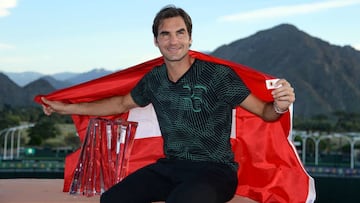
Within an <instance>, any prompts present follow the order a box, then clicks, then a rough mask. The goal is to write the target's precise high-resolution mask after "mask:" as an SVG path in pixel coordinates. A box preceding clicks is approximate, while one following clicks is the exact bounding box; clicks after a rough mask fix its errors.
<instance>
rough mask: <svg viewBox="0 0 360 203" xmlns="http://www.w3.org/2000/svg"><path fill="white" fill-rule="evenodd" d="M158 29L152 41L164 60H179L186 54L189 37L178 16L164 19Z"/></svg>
mask: <svg viewBox="0 0 360 203" xmlns="http://www.w3.org/2000/svg"><path fill="white" fill-rule="evenodd" d="M158 31H159V32H158V33H159V34H158V36H157V37H156V38H154V41H155V45H156V46H158V47H159V50H160V52H161V54H162V55H163V56H164V58H165V60H167V61H173V62H175V61H180V60H181V59H183V58H184V57H185V56H186V55H187V54H188V51H189V47H190V44H191V38H190V36H189V33H188V30H187V29H186V25H185V22H184V20H183V19H182V18H181V17H180V16H178V17H173V18H167V19H164V20H163V21H162V23H161V24H160V26H159V28H158Z"/></svg>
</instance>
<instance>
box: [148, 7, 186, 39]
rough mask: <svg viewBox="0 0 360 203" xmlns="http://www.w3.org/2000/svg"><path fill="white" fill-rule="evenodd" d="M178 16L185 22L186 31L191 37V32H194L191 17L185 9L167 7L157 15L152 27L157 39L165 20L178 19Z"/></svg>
mask: <svg viewBox="0 0 360 203" xmlns="http://www.w3.org/2000/svg"><path fill="white" fill-rule="evenodd" d="M177 16H180V17H182V19H183V20H184V22H185V25H186V29H187V30H188V32H189V36H190V37H191V32H192V22H191V17H190V16H189V14H187V13H186V12H185V11H184V10H183V9H181V8H177V7H176V6H174V5H168V6H165V7H164V8H162V9H161V10H160V11H159V12H158V13H157V14H156V16H155V18H154V22H153V26H152V31H153V34H154V37H155V38H156V37H157V36H158V34H159V33H158V31H159V26H160V24H161V23H162V21H163V20H164V19H167V18H172V17H177Z"/></svg>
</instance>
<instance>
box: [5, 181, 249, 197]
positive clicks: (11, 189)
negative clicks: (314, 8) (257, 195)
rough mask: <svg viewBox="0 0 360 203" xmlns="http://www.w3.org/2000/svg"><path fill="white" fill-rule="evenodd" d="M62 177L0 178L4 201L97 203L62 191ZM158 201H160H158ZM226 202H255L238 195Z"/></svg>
mask: <svg viewBox="0 0 360 203" xmlns="http://www.w3.org/2000/svg"><path fill="white" fill-rule="evenodd" d="M62 187H63V179H0V202H4V203H25V202H26V203H72V202H73V203H75V202H76V203H99V202H100V196H98V195H96V196H93V197H85V196H82V195H70V194H68V193H64V192H62ZM159 203H160V202H159ZM228 203H255V202H254V201H253V200H251V199H248V198H243V197H240V196H236V197H234V199H232V200H231V201H230V202H228Z"/></svg>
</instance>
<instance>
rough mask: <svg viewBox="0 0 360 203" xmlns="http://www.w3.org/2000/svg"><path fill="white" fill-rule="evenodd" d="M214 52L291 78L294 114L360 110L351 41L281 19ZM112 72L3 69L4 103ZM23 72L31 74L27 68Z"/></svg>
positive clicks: (359, 61) (358, 65) (359, 66)
mask: <svg viewBox="0 0 360 203" xmlns="http://www.w3.org/2000/svg"><path fill="white" fill-rule="evenodd" d="M209 54H210V55H213V56H216V57H219V58H223V59H226V60H230V61H233V62H236V63H240V64H243V65H246V66H249V67H251V68H253V69H256V70H259V71H261V72H264V73H267V74H270V75H273V76H275V77H278V78H286V79H287V80H288V81H289V82H290V83H291V84H292V86H293V87H294V89H295V92H296V101H295V104H294V115H295V116H299V117H310V116H314V115H319V114H323V115H330V114H332V113H334V112H336V111H343V112H355V113H360V106H359V105H357V104H358V102H359V101H360V80H359V79H358V78H359V75H360V51H357V50H355V49H354V48H352V47H351V46H337V45H332V44H330V43H329V42H326V41H324V40H322V39H319V38H317V37H314V36H311V35H309V34H307V33H305V32H303V31H301V30H300V29H298V28H297V27H295V26H293V25H290V24H280V25H277V26H275V27H273V28H269V29H266V30H262V31H259V32H257V33H255V34H253V35H251V36H249V37H246V38H243V39H239V40H236V41H234V42H232V43H229V44H226V45H222V46H220V47H218V48H217V49H215V50H214V51H213V52H209ZM109 73H111V72H110V71H106V70H104V69H95V70H93V71H90V72H88V73H83V74H72V73H63V74H59V75H53V76H42V75H41V74H39V76H38V77H40V78H39V79H34V81H30V80H29V81H28V82H29V83H27V84H26V85H25V82H24V80H22V83H23V85H24V86H21V85H20V80H19V79H15V78H16V77H15V76H14V75H11V74H7V73H0V94H1V95H7V96H5V97H4V96H1V97H0V107H1V106H3V105H5V104H7V105H11V106H24V105H29V104H34V103H33V102H32V98H33V96H35V95H37V94H46V93H49V92H52V91H54V90H56V89H60V88H64V87H67V86H71V85H74V84H78V83H81V82H84V81H87V80H91V79H95V78H97V77H101V76H103V75H106V74H109ZM32 74H33V75H34V74H35V75H36V73H32ZM11 78H12V79H11ZM23 78H29V76H26V74H25V75H24V76H23ZM13 80H16V81H18V82H17V83H15V82H13ZM14 100H17V101H14Z"/></svg>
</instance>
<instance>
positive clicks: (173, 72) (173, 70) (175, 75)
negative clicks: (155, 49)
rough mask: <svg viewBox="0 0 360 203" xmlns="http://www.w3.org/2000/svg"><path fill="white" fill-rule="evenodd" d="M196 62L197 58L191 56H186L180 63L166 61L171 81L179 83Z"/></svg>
mask: <svg viewBox="0 0 360 203" xmlns="http://www.w3.org/2000/svg"><path fill="white" fill-rule="evenodd" d="M194 61H195V58H192V57H190V56H186V57H184V58H183V59H182V60H180V61H167V60H165V64H166V70H167V74H168V78H169V80H170V81H172V82H177V81H178V80H179V79H180V78H181V77H182V76H183V75H184V74H185V73H186V72H187V71H188V70H189V69H190V67H191V65H192V64H193V63H194Z"/></svg>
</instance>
